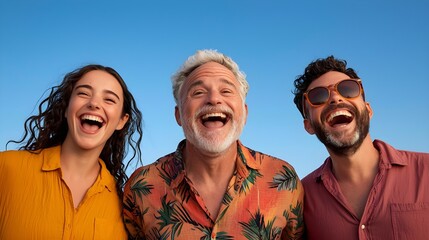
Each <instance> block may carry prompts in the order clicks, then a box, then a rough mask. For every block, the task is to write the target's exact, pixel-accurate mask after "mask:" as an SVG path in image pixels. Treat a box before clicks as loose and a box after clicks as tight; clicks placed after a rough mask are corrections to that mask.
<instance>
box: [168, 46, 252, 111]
mask: <svg viewBox="0 0 429 240" xmlns="http://www.w3.org/2000/svg"><path fill="white" fill-rule="evenodd" d="M208 62H216V63H219V64H221V65H223V66H225V67H226V68H228V69H229V70H231V72H232V73H233V74H234V76H235V78H236V79H237V80H238V82H239V83H240V95H241V97H242V98H243V101H244V100H245V98H246V96H247V92H248V91H249V83H248V82H247V80H246V74H245V73H244V72H241V71H240V69H239V67H238V65H237V63H235V62H234V61H233V60H232V59H231V58H230V57H228V56H226V55H224V54H222V53H219V52H217V51H216V50H212V49H204V50H198V51H196V53H195V54H194V55H192V56H190V57H189V58H188V59H187V60H186V61H185V63H183V65H182V66H181V67H180V68H179V70H178V71H177V72H176V73H175V74H174V75H173V76H172V77H171V82H172V84H173V96H174V101H176V104H177V105H178V106H180V102H179V94H180V90H181V89H182V85H183V83H184V81H185V80H186V78H187V77H188V76H189V74H191V72H192V71H194V70H195V69H196V68H198V67H199V66H201V65H203V64H205V63H208Z"/></svg>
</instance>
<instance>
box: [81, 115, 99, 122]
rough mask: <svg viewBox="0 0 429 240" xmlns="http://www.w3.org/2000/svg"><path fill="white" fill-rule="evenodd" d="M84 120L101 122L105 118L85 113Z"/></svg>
mask: <svg viewBox="0 0 429 240" xmlns="http://www.w3.org/2000/svg"><path fill="white" fill-rule="evenodd" d="M82 120H90V121H94V122H100V123H102V122H103V119H102V118H101V117H98V116H94V115H83V116H82Z"/></svg>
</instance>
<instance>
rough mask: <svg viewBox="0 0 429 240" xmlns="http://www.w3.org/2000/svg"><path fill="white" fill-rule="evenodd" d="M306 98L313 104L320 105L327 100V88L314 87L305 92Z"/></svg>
mask: <svg viewBox="0 0 429 240" xmlns="http://www.w3.org/2000/svg"><path fill="white" fill-rule="evenodd" d="M307 97H308V100H309V101H310V103H311V104H313V105H321V104H324V103H325V102H326V101H328V98H329V90H328V89H327V88H325V87H316V88H313V89H312V90H310V91H309V92H308V93H307Z"/></svg>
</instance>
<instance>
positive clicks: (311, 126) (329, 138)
mask: <svg viewBox="0 0 429 240" xmlns="http://www.w3.org/2000/svg"><path fill="white" fill-rule="evenodd" d="M347 78H349V77H348V76H347V75H346V74H344V73H340V72H334V71H332V72H327V73H325V74H323V75H322V76H320V77H319V78H317V79H315V80H314V81H313V82H312V83H311V84H310V86H309V87H308V89H311V88H314V87H318V86H331V85H334V84H336V83H337V82H339V81H341V80H344V79H347ZM330 91H331V95H330V98H329V99H328V102H327V103H326V104H324V105H321V106H316V107H312V106H310V105H309V104H308V103H307V102H306V103H305V104H306V109H308V110H307V111H308V117H307V119H305V120H304V126H305V129H306V130H307V132H309V133H310V134H316V136H317V138H318V139H319V140H320V141H321V142H322V143H323V144H324V145H325V146H326V147H327V148H328V149H330V150H331V151H333V152H335V153H337V154H340V155H345V154H352V153H354V152H356V150H357V149H358V148H359V147H360V145H361V144H362V142H363V140H364V139H365V138H366V137H367V135H368V132H369V120H370V118H371V117H372V109H371V107H370V105H369V103H367V102H365V101H364V100H363V98H362V96H360V97H358V98H355V99H347V98H344V97H343V96H341V95H340V94H339V93H337V92H336V91H333V90H332V89H330Z"/></svg>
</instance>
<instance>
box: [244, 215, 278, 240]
mask: <svg viewBox="0 0 429 240" xmlns="http://www.w3.org/2000/svg"><path fill="white" fill-rule="evenodd" d="M251 215H252V214H251ZM275 221H276V218H275V217H274V218H273V219H272V220H269V221H268V222H267V224H266V225H265V217H264V215H262V214H261V212H260V210H259V209H258V210H257V212H256V213H255V215H252V217H251V218H250V220H249V222H247V223H246V222H240V225H241V226H242V228H243V230H242V233H243V236H244V237H246V239H251V240H270V239H276V238H279V237H280V235H281V231H282V230H281V228H279V227H273V225H274V222H275Z"/></svg>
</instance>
